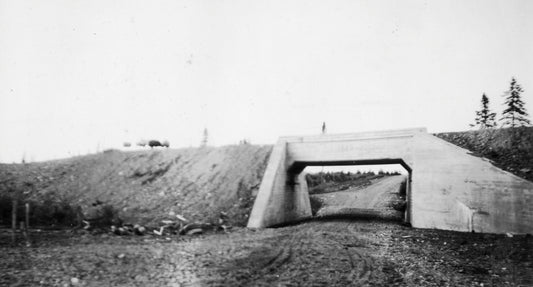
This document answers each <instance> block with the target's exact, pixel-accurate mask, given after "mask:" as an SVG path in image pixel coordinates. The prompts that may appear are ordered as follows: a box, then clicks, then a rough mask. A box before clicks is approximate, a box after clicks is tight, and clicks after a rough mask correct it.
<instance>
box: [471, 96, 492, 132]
mask: <svg viewBox="0 0 533 287" xmlns="http://www.w3.org/2000/svg"><path fill="white" fill-rule="evenodd" d="M495 117H496V113H491V112H490V109H489V98H487V96H486V95H485V94H483V96H481V110H480V111H476V119H475V120H476V123H475V124H471V125H470V126H471V127H475V126H479V128H480V129H490V128H493V127H495V126H496V120H495V119H494V118H495Z"/></svg>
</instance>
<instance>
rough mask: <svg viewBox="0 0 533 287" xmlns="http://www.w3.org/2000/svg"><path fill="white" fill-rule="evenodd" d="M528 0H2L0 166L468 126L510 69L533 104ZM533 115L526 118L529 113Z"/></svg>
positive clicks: (532, 22) (496, 98)
mask: <svg viewBox="0 0 533 287" xmlns="http://www.w3.org/2000/svg"><path fill="white" fill-rule="evenodd" d="M532 15H533V1H526V0H525V1H503V0H502V1H487V0H483V1H464V0H461V1H375V0H372V1H370V0H369V1H354V0H347V1H310V0H302V1H271V0H259V1H257V0H254V1H249V0H242V1H237V0H235V1H198V0H194V1H131V0H127V1H126V0H125V1H108V0H105V1H95V0H91V1H89V0H86V1H78V0H64V1H54V0H47V1H41V0H35V1H19V0H16V1H15V0H14V1H4V0H0V132H1V134H0V137H1V138H0V162H13V161H16V162H20V160H21V158H22V156H23V155H24V154H25V156H26V159H27V160H31V159H33V160H46V159H50V158H58V157H67V156H69V155H77V154H85V153H87V152H95V150H96V149H97V148H98V147H99V148H100V150H102V149H104V148H110V147H120V146H121V145H122V143H123V142H124V141H130V142H136V141H138V140H140V139H152V138H154V139H161V140H163V139H167V140H169V141H170V143H171V145H172V146H173V147H184V146H197V145H199V143H200V141H201V137H202V131H203V129H204V128H207V129H208V131H209V139H210V143H211V144H212V145H225V144H234V143H237V142H238V141H239V140H241V139H243V138H246V139H249V140H250V141H251V142H252V143H254V144H273V143H275V141H276V139H277V138H278V137H279V136H283V135H300V134H316V133H319V132H320V128H321V125H322V122H323V121H325V122H326V124H327V129H328V132H329V133H347V132H358V131H369V130H383V129H397V128H410V127H427V128H428V130H429V131H430V132H442V131H461V130H466V129H468V128H469V126H468V124H470V123H472V122H473V120H474V116H475V114H474V112H475V110H477V109H479V106H480V99H481V95H482V94H483V93H486V94H487V96H488V97H489V99H490V100H491V103H490V104H491V108H493V109H494V110H495V111H497V112H501V110H502V108H503V106H502V104H503V98H502V94H503V93H504V91H505V90H506V89H508V86H509V82H510V80H511V77H516V78H517V80H518V83H519V84H521V85H522V87H523V88H524V90H525V92H524V93H523V99H524V101H525V102H526V108H527V109H528V111H529V113H530V114H533V52H532V51H533V17H531V16H532ZM530 118H531V117H530Z"/></svg>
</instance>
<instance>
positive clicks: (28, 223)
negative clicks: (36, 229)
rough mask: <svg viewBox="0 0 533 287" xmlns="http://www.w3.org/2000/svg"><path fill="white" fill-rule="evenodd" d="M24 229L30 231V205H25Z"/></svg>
mask: <svg viewBox="0 0 533 287" xmlns="http://www.w3.org/2000/svg"><path fill="white" fill-rule="evenodd" d="M25 206H26V229H27V230H29V229H30V204H29V203H26V204H25Z"/></svg>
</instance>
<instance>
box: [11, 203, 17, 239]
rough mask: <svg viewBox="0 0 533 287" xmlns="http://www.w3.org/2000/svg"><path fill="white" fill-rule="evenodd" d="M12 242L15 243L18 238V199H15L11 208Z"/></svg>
mask: <svg viewBox="0 0 533 287" xmlns="http://www.w3.org/2000/svg"><path fill="white" fill-rule="evenodd" d="M11 228H12V230H11V242H12V243H13V244H15V241H16V239H17V199H16V198H14V199H13V206H12V208H11Z"/></svg>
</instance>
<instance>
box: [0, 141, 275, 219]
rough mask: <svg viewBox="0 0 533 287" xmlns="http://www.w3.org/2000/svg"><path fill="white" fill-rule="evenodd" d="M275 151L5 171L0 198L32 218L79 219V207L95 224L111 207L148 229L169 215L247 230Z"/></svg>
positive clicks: (84, 161)
mask: <svg viewBox="0 0 533 287" xmlns="http://www.w3.org/2000/svg"><path fill="white" fill-rule="evenodd" d="M270 151H271V147H270V146H253V145H239V146H226V147H220V148H209V147H207V148H188V149H175V150H174V149H168V150H167V149H165V150H146V151H135V152H121V151H115V150H111V151H107V152H103V153H99V154H95V155H89V156H83V157H76V158H71V159H66V160H58V161H50V162H44V163H34V164H15V165H13V164H10V165H0V194H1V195H2V197H3V200H2V201H3V204H4V206H5V205H8V204H9V202H10V198H11V197H13V196H20V197H21V199H22V200H21V201H31V202H34V203H35V204H34V205H36V206H35V207H34V208H33V209H32V212H39V208H40V209H45V208H47V207H50V206H54V209H55V210H59V211H61V209H62V208H64V207H65V206H66V205H67V206H70V207H72V208H71V209H72V210H74V211H75V210H76V209H77V208H78V206H79V207H80V208H81V211H82V212H83V213H84V215H85V216H90V215H91V213H92V212H94V210H95V209H98V208H99V206H101V205H108V206H112V207H113V208H114V209H115V210H116V211H117V212H118V213H119V216H120V217H121V218H122V219H124V220H125V221H126V222H131V223H140V224H147V225H150V224H157V222H159V221H160V220H161V219H165V218H168V217H169V214H172V213H175V214H180V215H182V216H184V217H186V218H187V219H189V220H194V221H201V222H211V221H216V220H217V218H218V217H219V216H220V212H224V213H225V214H227V215H228V218H229V223H230V224H232V225H244V224H245V223H246V221H247V216H248V214H249V212H250V209H251V207H252V204H253V200H252V198H253V195H254V192H256V191H257V189H258V187H259V184H260V183H261V178H262V176H263V173H264V169H265V167H266V164H267V161H268V157H269V154H270ZM42 205H44V206H42ZM5 210H6V209H4V210H3V212H4V211H5ZM52 212H54V211H52ZM4 213H5V212H4ZM65 216H72V214H66V215H65ZM6 217H7V218H9V215H7V214H6V215H5V216H3V218H4V222H3V223H4V224H7V222H5V221H6V220H5V218H6Z"/></svg>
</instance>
